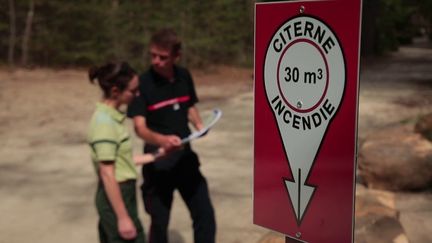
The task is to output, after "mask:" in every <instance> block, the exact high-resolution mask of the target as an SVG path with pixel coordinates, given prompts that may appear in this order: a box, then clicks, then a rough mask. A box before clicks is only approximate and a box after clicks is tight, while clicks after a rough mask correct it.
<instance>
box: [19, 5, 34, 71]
mask: <svg viewBox="0 0 432 243" xmlns="http://www.w3.org/2000/svg"><path fill="white" fill-rule="evenodd" d="M33 16H34V1H33V0H29V10H28V12H27V19H26V25H25V30H24V36H23V41H22V46H21V47H22V56H21V65H23V66H27V65H28V57H29V51H28V50H29V43H30V37H31V33H32V26H33Z"/></svg>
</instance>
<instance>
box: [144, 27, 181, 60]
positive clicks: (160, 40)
mask: <svg viewBox="0 0 432 243" xmlns="http://www.w3.org/2000/svg"><path fill="white" fill-rule="evenodd" d="M150 44H151V45H156V46H159V47H162V48H164V49H168V50H171V53H172V54H174V55H178V54H179V52H180V50H181V46H182V43H181V40H180V38H179V37H178V36H177V33H176V32H175V30H173V29H170V28H165V29H161V30H159V31H157V32H156V33H154V34H153V35H152V37H151V39H150Z"/></svg>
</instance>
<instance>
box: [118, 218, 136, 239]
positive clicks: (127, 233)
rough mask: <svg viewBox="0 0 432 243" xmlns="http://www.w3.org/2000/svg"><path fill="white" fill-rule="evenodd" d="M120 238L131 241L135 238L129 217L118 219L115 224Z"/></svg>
mask: <svg viewBox="0 0 432 243" xmlns="http://www.w3.org/2000/svg"><path fill="white" fill-rule="evenodd" d="M117 227H118V231H119V233H120V236H121V237H122V238H123V239H125V240H133V239H135V238H136V237H137V231H136V228H135V225H134V224H133V222H132V220H131V218H130V217H124V218H120V219H119V220H118V222H117Z"/></svg>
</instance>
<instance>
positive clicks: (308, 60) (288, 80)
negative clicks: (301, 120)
mask: <svg viewBox="0 0 432 243" xmlns="http://www.w3.org/2000/svg"><path fill="white" fill-rule="evenodd" d="M277 69H278V71H277V74H278V76H277V82H278V89H279V92H280V94H281V96H282V99H283V100H284V102H285V103H286V104H287V105H288V106H289V107H290V108H291V109H293V110H295V111H297V112H309V111H311V110H314V109H315V108H316V107H317V106H319V105H320V104H321V102H322V100H323V99H324V97H325V94H326V92H327V88H328V81H329V75H328V63H327V60H326V58H325V56H324V54H323V52H322V50H321V49H320V47H319V46H318V45H317V44H315V43H314V42H313V41H310V40H308V39H297V40H295V41H293V42H291V43H290V44H289V45H287V46H286V48H285V49H284V51H283V52H282V54H281V56H280V59H279V62H278V67H277ZM298 104H301V106H299V105H298Z"/></svg>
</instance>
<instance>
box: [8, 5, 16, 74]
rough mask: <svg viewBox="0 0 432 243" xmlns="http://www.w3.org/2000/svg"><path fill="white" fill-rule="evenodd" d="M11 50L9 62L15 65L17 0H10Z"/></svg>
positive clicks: (12, 65)
mask: <svg viewBox="0 0 432 243" xmlns="http://www.w3.org/2000/svg"><path fill="white" fill-rule="evenodd" d="M9 29H10V35H9V51H8V62H9V66H11V67H14V65H15V60H14V57H15V42H16V16H15V0H9Z"/></svg>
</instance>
